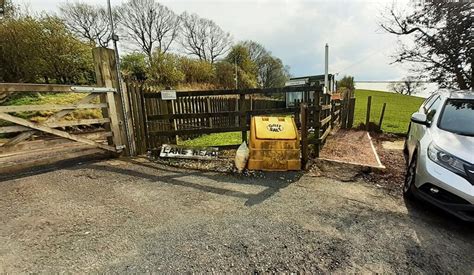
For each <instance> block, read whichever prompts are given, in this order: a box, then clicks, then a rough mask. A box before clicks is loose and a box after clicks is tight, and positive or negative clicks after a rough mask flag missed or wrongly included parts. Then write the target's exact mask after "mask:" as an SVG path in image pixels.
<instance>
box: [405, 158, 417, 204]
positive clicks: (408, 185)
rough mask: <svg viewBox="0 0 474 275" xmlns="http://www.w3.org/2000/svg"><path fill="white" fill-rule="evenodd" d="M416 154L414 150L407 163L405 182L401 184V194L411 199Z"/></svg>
mask: <svg viewBox="0 0 474 275" xmlns="http://www.w3.org/2000/svg"><path fill="white" fill-rule="evenodd" d="M416 166H417V156H416V152H415V154H413V157H412V159H411V161H410V164H408V167H407V172H406V174H405V183H404V184H403V196H404V197H405V198H407V199H413V189H412V188H414V186H413V185H414V184H415V177H416Z"/></svg>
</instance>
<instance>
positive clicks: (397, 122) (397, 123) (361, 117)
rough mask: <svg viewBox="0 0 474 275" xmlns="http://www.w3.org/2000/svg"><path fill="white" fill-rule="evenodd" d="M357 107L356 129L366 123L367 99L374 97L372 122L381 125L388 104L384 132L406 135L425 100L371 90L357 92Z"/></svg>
mask: <svg viewBox="0 0 474 275" xmlns="http://www.w3.org/2000/svg"><path fill="white" fill-rule="evenodd" d="M355 96H356V106H355V114H354V127H357V126H358V125H359V124H361V123H365V117H366V113H367V98H368V97H369V96H372V108H371V112H370V121H371V122H374V123H376V124H378V123H379V119H380V113H381V111H382V105H383V103H384V102H385V103H387V107H386V109H385V116H384V120H383V123H382V130H383V131H384V132H388V133H396V134H405V133H406V132H407V130H408V124H409V122H410V116H411V114H413V113H414V112H416V111H417V110H418V108H419V107H420V105H421V103H422V102H423V100H424V99H423V98H421V97H415V96H406V95H400V94H395V93H387V92H381V91H371V90H356V91H355Z"/></svg>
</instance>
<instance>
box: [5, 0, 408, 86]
mask: <svg viewBox="0 0 474 275" xmlns="http://www.w3.org/2000/svg"><path fill="white" fill-rule="evenodd" d="M69 1H72V0H69ZM122 1H123V0H112V4H113V5H115V4H119V3H121V2H122ZM14 2H16V3H20V4H22V5H27V6H28V7H29V8H30V10H31V11H34V12H39V11H41V10H47V11H53V12H56V11H57V6H58V4H59V3H61V1H54V0H14ZM82 2H87V3H91V4H94V3H95V4H102V3H103V4H105V3H106V0H101V1H98V0H82ZM160 3H162V4H164V5H166V6H168V7H169V8H170V9H172V10H173V11H175V12H176V13H178V14H180V13H182V12H183V11H188V12H191V13H197V14H198V15H199V16H201V17H206V18H209V19H212V20H214V21H215V22H216V23H217V24H219V25H220V26H221V28H222V29H224V30H225V31H228V32H230V33H231V34H232V36H233V38H234V41H239V40H248V39H250V40H255V41H257V42H259V43H261V44H263V45H264V46H265V47H266V48H267V49H269V50H270V51H271V52H272V53H273V54H274V55H275V56H277V57H279V58H281V59H282V60H283V62H284V63H285V65H289V66H290V68H291V74H292V75H293V76H304V75H313V74H322V73H323V72H324V45H325V43H328V44H329V47H330V49H329V71H330V73H339V77H340V76H342V75H344V74H348V75H353V76H355V78H356V80H399V79H401V78H402V77H403V76H405V75H407V74H408V71H407V70H406V67H402V66H400V65H390V64H389V63H390V62H391V60H392V58H391V55H393V54H394V52H395V50H396V48H397V39H396V37H394V36H392V35H389V34H386V33H384V32H383V31H382V30H381V29H380V27H379V26H378V22H379V21H380V14H381V13H382V12H383V11H384V9H385V8H386V7H387V6H388V5H390V4H391V3H392V0H386V1H362V0H353V1H349V0H346V1H342V0H339V1H315V0H313V1H309V0H244V1H236V0H162V1H160ZM402 3H403V2H402ZM405 3H406V2H405ZM399 5H401V4H400V1H399Z"/></svg>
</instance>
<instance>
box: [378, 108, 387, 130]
mask: <svg viewBox="0 0 474 275" xmlns="http://www.w3.org/2000/svg"><path fill="white" fill-rule="evenodd" d="M386 106H387V103H384V104H383V107H382V113H381V114H380V121H379V130H380V131H382V121H383V116H384V115H385V107H386Z"/></svg>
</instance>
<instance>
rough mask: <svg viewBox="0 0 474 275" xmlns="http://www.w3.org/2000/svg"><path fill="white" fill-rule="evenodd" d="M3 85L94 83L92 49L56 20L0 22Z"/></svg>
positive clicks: (0, 56)
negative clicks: (15, 83)
mask: <svg viewBox="0 0 474 275" xmlns="http://www.w3.org/2000/svg"><path fill="white" fill-rule="evenodd" d="M0 37H1V39H0V81H5V82H30V83H31V82H33V83H34V82H37V83H42V82H46V83H70V84H82V83H91V82H94V73H93V64H92V56H91V47H90V45H88V44H86V43H82V42H81V41H79V40H78V39H77V38H75V37H74V36H73V35H72V34H71V33H70V32H69V31H68V30H67V29H66V27H65V26H64V24H63V23H62V21H61V20H59V19H58V18H56V17H53V16H43V17H40V18H33V17H30V16H19V17H17V18H7V19H5V20H3V21H1V22H0Z"/></svg>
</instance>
